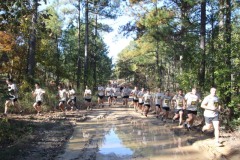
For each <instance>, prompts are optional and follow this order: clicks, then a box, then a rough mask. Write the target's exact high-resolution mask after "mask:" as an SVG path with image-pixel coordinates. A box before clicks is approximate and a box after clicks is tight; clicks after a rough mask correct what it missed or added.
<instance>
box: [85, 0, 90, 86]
mask: <svg viewBox="0 0 240 160" xmlns="http://www.w3.org/2000/svg"><path fill="white" fill-rule="evenodd" d="M88 7H89V6H88V0H86V1H85V44H84V46H85V47H84V49H85V51H84V87H85V86H86V85H87V81H88V61H89V60H88V54H89V53H88V51H89V42H88V40H89V30H88V26H89V24H88V14H89V9H88Z"/></svg>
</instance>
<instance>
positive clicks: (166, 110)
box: [161, 89, 172, 122]
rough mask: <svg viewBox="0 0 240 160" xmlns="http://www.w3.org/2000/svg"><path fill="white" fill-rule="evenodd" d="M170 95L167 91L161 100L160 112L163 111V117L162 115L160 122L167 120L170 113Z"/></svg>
mask: <svg viewBox="0 0 240 160" xmlns="http://www.w3.org/2000/svg"><path fill="white" fill-rule="evenodd" d="M171 99H172V97H171V95H170V90H169V89H167V90H166V92H165V94H164V96H163V97H162V99H161V105H162V110H163V115H162V121H163V122H166V120H167V118H168V114H169V111H170V105H171V104H170V102H171Z"/></svg>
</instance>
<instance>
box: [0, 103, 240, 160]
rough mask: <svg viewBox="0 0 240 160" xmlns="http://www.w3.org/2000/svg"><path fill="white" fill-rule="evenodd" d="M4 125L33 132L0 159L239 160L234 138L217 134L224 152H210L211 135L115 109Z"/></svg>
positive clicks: (238, 141) (238, 143)
mask: <svg viewBox="0 0 240 160" xmlns="http://www.w3.org/2000/svg"><path fill="white" fill-rule="evenodd" d="M9 119H14V120H20V121H26V123H27V124H32V125H34V126H35V128H34V132H33V133H32V134H31V135H28V136H26V137H25V138H23V139H21V140H19V142H17V143H15V144H13V145H11V146H9V147H8V148H4V149H3V148H1V150H2V149H3V150H2V151H3V152H2V151H1V156H0V159H24V160H25V159H29V160H30V159H46V160H47V159H57V160H73V159H79V160H95V159H96V160H120V159H121V160H155V159H156V160H157V159H176V160H183V159H184V160H188V159H189V160H190V159H191V160H192V159H193V157H194V159H198V160H202V159H204V160H206V159H229V160H235V159H236V160H238V159H240V156H239V155H240V153H239V148H240V147H239V146H240V139H239V137H240V136H239V135H235V136H232V134H230V133H229V134H228V133H221V140H222V141H223V142H224V145H225V146H224V147H221V148H216V147H214V146H212V142H213V134H212V133H209V134H202V133H201V132H200V127H196V128H194V130H193V131H190V132H189V131H187V130H185V129H184V128H179V127H177V124H173V123H172V122H171V120H170V119H169V120H168V121H167V123H165V124H164V123H163V122H162V121H161V120H160V119H156V118H155V116H154V114H153V113H150V114H149V116H148V117H144V116H142V115H141V114H140V113H136V112H135V111H134V110H133V108H126V107H122V106H120V105H116V106H113V107H104V108H101V109H93V110H91V111H86V110H84V111H83V110H81V111H80V112H76V111H75V112H67V113H66V115H64V114H62V113H61V112H56V113H48V114H45V115H44V116H35V115H25V116H19V115H11V116H10V117H9ZM13 151H14V152H13ZM2 153H5V155H6V154H11V156H4V155H3V154H2ZM12 153H14V154H12ZM6 157H7V158H6Z"/></svg>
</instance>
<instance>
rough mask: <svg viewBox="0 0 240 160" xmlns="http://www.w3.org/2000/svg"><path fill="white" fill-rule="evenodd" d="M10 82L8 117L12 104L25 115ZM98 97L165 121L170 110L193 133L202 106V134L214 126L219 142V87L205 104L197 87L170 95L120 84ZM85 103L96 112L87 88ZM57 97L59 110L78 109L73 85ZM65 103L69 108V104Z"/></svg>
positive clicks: (100, 88)
mask: <svg viewBox="0 0 240 160" xmlns="http://www.w3.org/2000/svg"><path fill="white" fill-rule="evenodd" d="M6 83H7V85H8V95H9V97H8V98H7V100H6V102H5V110H4V115H5V116H6V115H7V112H8V108H9V106H10V105H13V106H15V107H16V109H17V110H18V111H19V112H20V113H22V109H21V107H20V106H19V104H18V93H17V92H18V89H17V86H16V84H14V83H13V81H12V80H11V79H7V80H6ZM97 90H98V91H97V95H98V107H99V108H103V107H104V106H105V102H104V99H105V97H106V98H107V103H108V105H109V106H111V105H114V104H116V102H118V101H119V100H120V99H121V100H122V105H123V106H126V107H130V106H131V105H133V108H134V110H135V111H136V112H138V111H140V113H141V114H142V115H144V116H145V117H147V116H148V113H149V111H150V109H151V110H153V111H154V112H155V114H156V118H161V120H162V121H163V122H166V120H167V119H168V118H169V111H170V110H174V114H175V115H174V117H170V118H171V119H172V122H175V121H176V120H177V119H179V125H183V126H184V127H185V128H187V129H188V130H191V128H192V126H193V123H194V120H195V118H196V115H197V109H198V106H199V105H200V106H201V107H202V108H203V109H205V111H204V117H205V123H206V124H205V126H204V127H203V129H202V131H203V132H204V131H205V130H209V129H210V128H211V127H212V126H213V127H214V131H215V132H214V133H215V140H216V144H217V145H220V143H219V110H220V105H219V99H218V97H217V96H216V88H211V90H210V94H209V95H208V96H206V97H205V98H204V99H203V101H202V100H201V98H200V96H199V94H198V93H197V89H196V88H192V90H191V91H190V92H188V93H186V94H185V95H184V94H183V90H182V89H179V90H178V91H177V93H176V94H173V93H170V90H169V89H167V90H166V91H165V92H161V89H160V88H157V89H156V90H154V91H153V92H150V90H149V89H146V90H145V89H144V88H142V89H141V90H138V87H134V89H130V88H129V87H128V85H124V86H118V85H117V84H112V85H111V84H109V85H107V86H106V87H103V86H102V85H99V86H98V87H97ZM45 93H46V92H45V90H43V89H42V88H41V87H40V85H39V83H36V84H35V90H34V91H32V95H33V96H34V97H35V99H36V100H35V102H34V104H33V107H34V109H35V110H36V111H37V115H40V114H41V112H42V106H41V105H42V102H43V95H44V94H45ZM83 97H84V100H85V102H86V105H87V109H90V110H91V109H92V103H91V102H92V91H91V90H90V89H89V88H88V86H86V88H85V90H84V93H83ZM57 98H58V99H59V103H58V107H59V109H60V110H61V111H62V112H64V113H65V111H66V110H68V109H69V108H70V109H71V110H73V109H74V107H76V108H77V106H76V92H75V90H74V89H73V87H72V86H71V85H69V86H68V87H67V89H66V88H65V87H64V86H63V85H62V84H60V85H58V93H57ZM130 98H131V99H132V103H131V104H130V105H129V99H130ZM65 103H66V104H67V105H65ZM184 112H185V113H186V114H187V119H186V120H185V122H183V115H184Z"/></svg>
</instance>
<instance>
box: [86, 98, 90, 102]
mask: <svg viewBox="0 0 240 160" xmlns="http://www.w3.org/2000/svg"><path fill="white" fill-rule="evenodd" d="M84 100H85V101H87V102H91V101H92V99H87V98H85V99H84Z"/></svg>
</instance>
